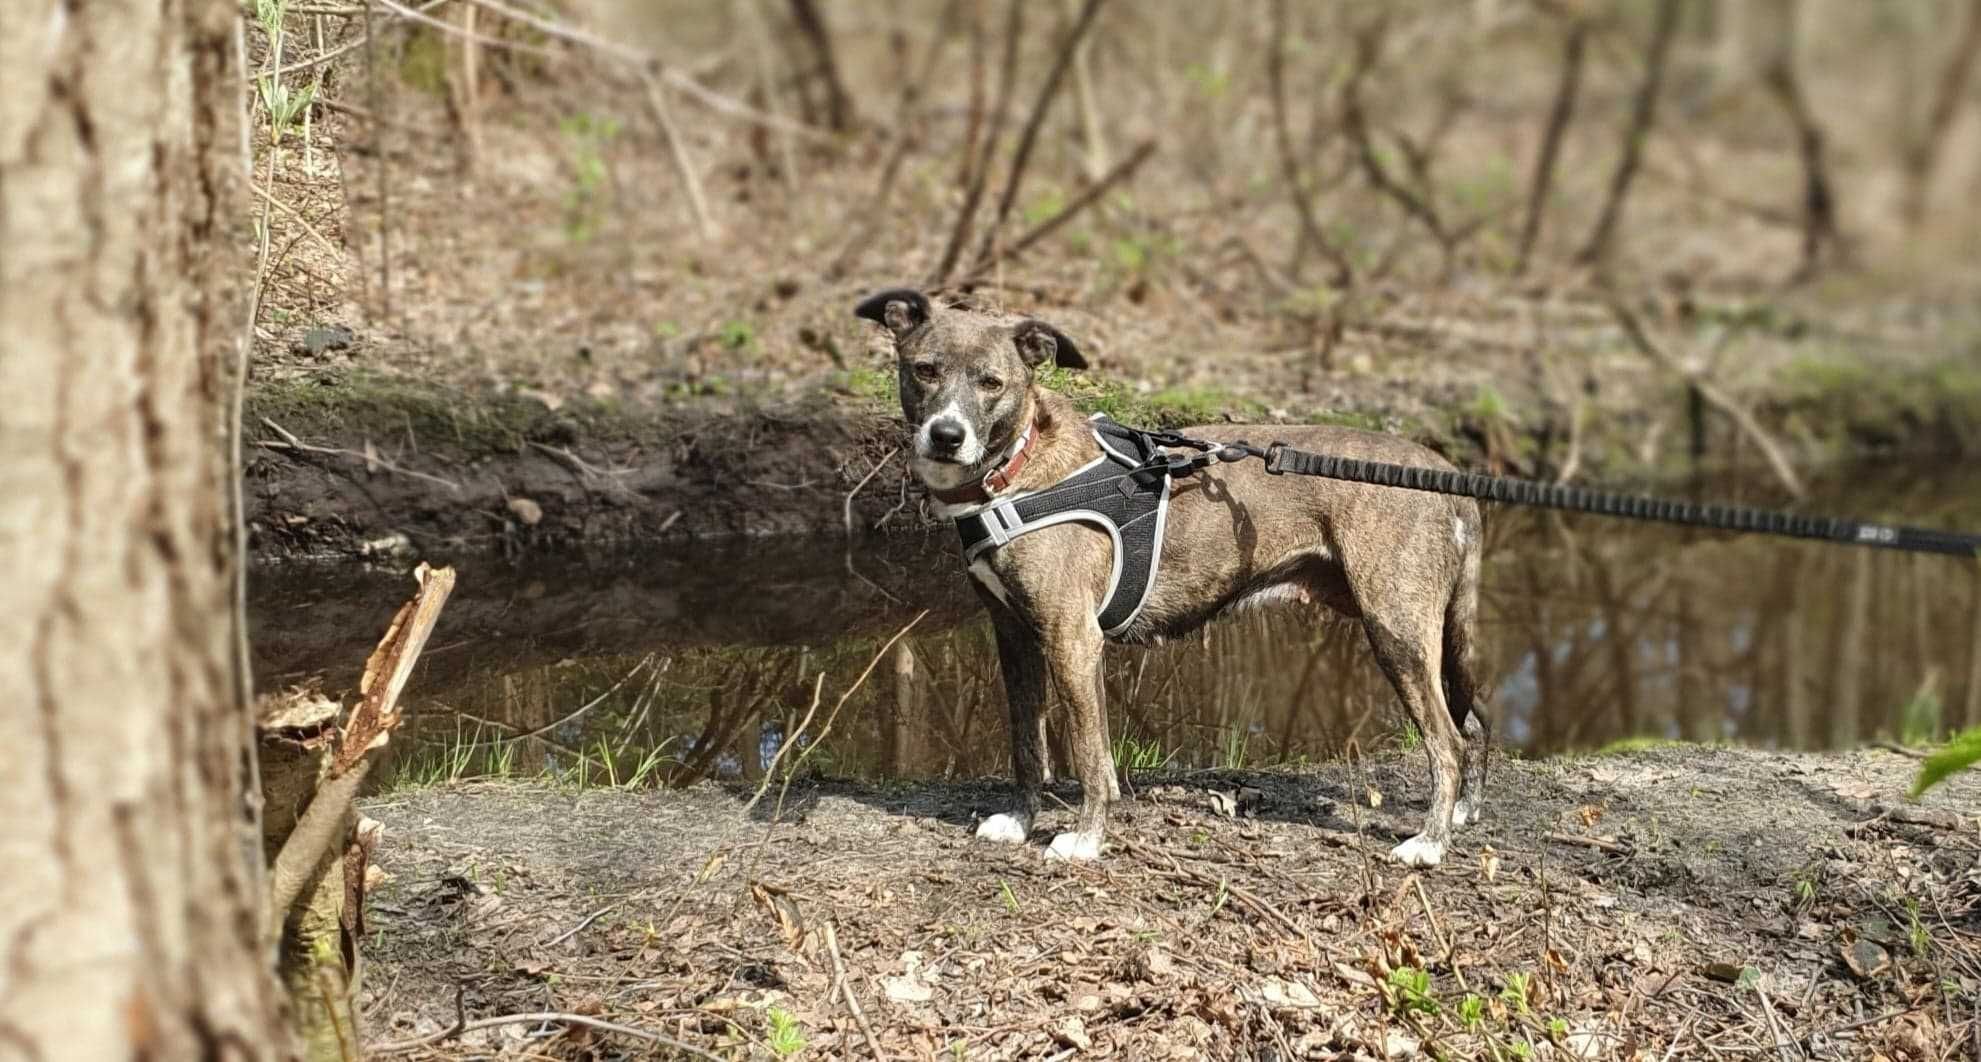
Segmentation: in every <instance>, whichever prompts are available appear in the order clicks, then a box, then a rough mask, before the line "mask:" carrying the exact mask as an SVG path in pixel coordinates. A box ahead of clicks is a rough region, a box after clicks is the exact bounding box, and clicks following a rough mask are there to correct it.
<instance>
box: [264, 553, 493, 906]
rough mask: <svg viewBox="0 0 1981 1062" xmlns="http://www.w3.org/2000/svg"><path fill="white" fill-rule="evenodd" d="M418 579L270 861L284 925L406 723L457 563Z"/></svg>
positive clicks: (271, 886) (424, 570) (421, 572)
mask: <svg viewBox="0 0 1981 1062" xmlns="http://www.w3.org/2000/svg"><path fill="white" fill-rule="evenodd" d="M413 578H414V579H416V580H417V581H418V582H419V590H418V592H417V593H415V594H414V595H413V599H412V600H410V601H408V602H406V603H405V604H403V605H401V606H399V611H398V612H397V613H396V614H395V615H394V616H393V617H392V623H391V624H390V625H389V626H388V627H386V630H385V637H383V638H381V639H379V643H378V648H376V649H373V650H372V654H371V659H369V660H367V661H366V662H365V671H364V677H363V678H362V679H360V680H359V683H358V690H359V700H358V705H357V707H356V708H353V709H352V710H351V717H350V720H349V721H348V722H347V723H345V725H344V732H343V734H342V735H341V736H340V737H339V739H338V746H337V751H336V753H335V754H334V755H333V756H332V757H331V758H330V765H329V767H328V769H327V771H326V773H325V777H324V781H323V782H322V783H321V784H319V785H318V786H317V790H316V793H315V795H313V796H312V797H311V798H310V803H309V807H307V808H305V809H304V810H303V813H302V815H300V816H299V817H298V818H297V819H296V826H295V828H294V829H293V830H291V831H290V832H289V836H288V837H287V838H286V839H284V840H283V842H282V849H281V851H279V852H277V853H276V856H275V860H274V862H273V863H272V864H271V865H270V867H269V871H268V894H269V903H268V907H267V909H268V910H269V911H271V912H274V915H275V917H274V918H273V922H274V924H276V925H280V924H282V917H283V915H284V914H285V913H286V912H287V911H288V910H289V908H290V907H291V906H292V905H294V904H295V902H296V898H297V897H298V896H301V895H302V891H303V889H304V887H305V886H306V885H307V884H308V883H309V880H310V878H312V877H313V876H315V874H316V870H317V867H318V866H320V865H321V864H322V862H323V858H324V856H325V855H327V854H328V853H329V852H330V851H331V850H332V848H333V846H335V845H337V844H338V843H339V842H340V841H341V840H342V839H343V835H344V832H345V830H346V828H347V821H346V820H347V817H348V816H349V814H350V811H351V802H352V801H353V800H354V799H355V798H356V797H357V794H358V788H359V787H360V786H361V785H363V784H364V780H365V775H366V774H367V773H368V772H369V771H370V769H371V765H372V763H373V761H374V760H375V759H376V757H374V756H373V755H371V754H372V753H373V752H374V751H375V750H377V749H381V748H384V747H385V743H386V742H387V741H388V740H390V738H391V735H392V731H393V730H394V729H396V728H397V727H398V725H399V721H400V719H401V718H402V713H401V712H400V711H399V695H400V693H401V692H403V691H404V690H405V688H406V681H407V680H408V679H410V678H411V677H412V674H413V667H414V665H415V664H417V663H418V662H419V658H420V650H422V649H424V648H425V647H426V641H427V638H428V636H429V635H431V634H432V633H433V625H434V623H435V622H437V621H438V620H439V619H440V610H441V609H442V608H443V607H444V606H445V605H446V604H447V596H448V595H449V594H450V593H452V592H453V591H454V569H452V568H432V567H429V566H427V565H426V564H421V565H420V566H419V568H418V569H417V570H416V571H415V572H414V573H413Z"/></svg>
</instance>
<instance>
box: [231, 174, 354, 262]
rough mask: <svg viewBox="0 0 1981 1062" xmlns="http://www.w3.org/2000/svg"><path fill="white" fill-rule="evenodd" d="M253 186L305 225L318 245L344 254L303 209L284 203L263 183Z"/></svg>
mask: <svg viewBox="0 0 1981 1062" xmlns="http://www.w3.org/2000/svg"><path fill="white" fill-rule="evenodd" d="M251 187H252V188H254V190H255V194H256V195H258V196H260V197H262V199H263V200H265V201H266V202H267V203H268V204H269V205H270V206H273V207H274V208H275V209H277V210H280V211H281V212H283V213H284V214H287V215H289V216H290V217H292V218H294V219H296V224H298V225H301V226H302V227H303V231H304V232H306V233H308V234H309V235H310V237H311V238H312V239H314V240H316V242H317V245H318V246H320V247H322V248H323V249H324V250H325V251H328V252H330V253H331V254H333V255H336V256H338V257H342V256H343V254H344V251H343V249H342V248H340V247H338V246H337V245H336V244H334V243H331V242H330V238H329V237H328V236H325V235H324V234H323V233H321V232H318V231H316V226H314V225H312V224H310V223H309V219H308V218H305V217H303V214H302V211H299V210H297V209H296V208H295V207H292V206H290V205H289V204H287V203H284V202H283V201H282V200H280V199H277V198H275V197H274V196H272V195H270V194H269V192H268V189H266V188H263V187H262V186H261V185H258V184H256V185H251Z"/></svg>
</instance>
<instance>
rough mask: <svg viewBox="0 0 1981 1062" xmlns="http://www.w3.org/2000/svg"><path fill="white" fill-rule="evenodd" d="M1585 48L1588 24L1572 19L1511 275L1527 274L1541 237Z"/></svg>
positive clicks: (1578, 82) (1587, 38) (1579, 83)
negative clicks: (1536, 244)
mask: <svg viewBox="0 0 1981 1062" xmlns="http://www.w3.org/2000/svg"><path fill="white" fill-rule="evenodd" d="M1588 45H1589V23H1588V22H1587V21H1586V20H1584V19H1580V18H1576V19H1574V20H1573V21H1571V22H1570V23H1569V24H1568V32H1567V34H1566V35H1565V36H1564V37H1563V38H1562V56H1561V80H1560V81H1559V82H1557V83H1556V84H1555V99H1554V104H1553V105H1552V106H1551V107H1549V108H1548V125H1547V129H1546V131H1545V132H1544V133H1543V134H1542V135H1541V150H1540V154H1539V155H1538V156H1536V158H1535V159H1534V181H1533V184H1532V185H1530V186H1529V188H1528V192H1527V220H1526V221H1525V222H1524V223H1523V224H1522V225H1521V227H1520V251H1519V254H1518V255H1517V256H1516V257H1515V259H1514V265H1513V272H1514V274H1515V275H1519V274H1522V273H1525V272H1527V260H1528V257H1529V256H1530V255H1532V254H1533V252H1534V241H1535V240H1537V239H1539V238H1540V235H1541V218H1542V217H1543V216H1544V215H1545V214H1546V213H1547V208H1548V189H1549V188H1550V187H1551V186H1552V185H1553V183H1554V176H1555V163H1556V161H1558V160H1559V159H1560V157H1561V142H1562V138H1563V136H1564V135H1565V134H1566V133H1567V132H1568V124H1569V122H1570V121H1572V120H1573V119H1574V117H1575V98H1576V96H1577V95H1579V94H1580V92H1581V90H1582V65H1583V59H1584V57H1585V56H1586V55H1587V53H1588Z"/></svg>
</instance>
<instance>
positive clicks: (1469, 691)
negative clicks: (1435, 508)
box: [1439, 518, 1492, 738]
mask: <svg viewBox="0 0 1981 1062" xmlns="http://www.w3.org/2000/svg"><path fill="white" fill-rule="evenodd" d="M1465 523H1466V521H1464V520H1463V518H1461V520H1460V526H1461V527H1462V526H1464V525H1465ZM1470 523H1471V526H1470V528H1468V530H1470V531H1471V532H1472V533H1471V535H1470V536H1469V537H1470V538H1471V539H1472V541H1470V542H1467V543H1462V544H1461V546H1460V553H1461V554H1462V559H1461V562H1460V564H1461V566H1460V570H1459V576H1458V578H1457V579H1456V580H1455V581H1454V582H1453V583H1452V587H1451V599H1450V600H1449V601H1447V602H1446V603H1445V610H1444V659H1443V661H1442V664H1443V666H1442V667H1441V668H1440V669H1439V670H1440V671H1442V672H1443V677H1444V699H1445V707H1446V709H1447V710H1449V711H1450V712H1451V724H1452V726H1453V727H1455V728H1456V729H1457V730H1458V732H1459V733H1461V734H1462V733H1465V723H1466V720H1467V718H1468V717H1469V718H1471V719H1474V720H1477V721H1478V726H1479V728H1480V730H1481V732H1482V733H1484V734H1485V735H1486V736H1487V737H1489V738H1490V737H1491V736H1492V721H1491V720H1490V719H1488V718H1487V717H1486V712H1485V708H1486V706H1485V705H1484V704H1482V703H1481V702H1480V699H1479V682H1478V677H1477V675H1475V674H1474V672H1473V670H1472V664H1473V655H1474V654H1473V643H1474V642H1475V641H1476V638H1477V635H1478V631H1479V559H1480V556H1481V555H1482V554H1484V553H1485V548H1484V545H1485V544H1484V543H1482V542H1480V541H1479V537H1480V536H1479V525H1478V523H1477V521H1476V520H1474V521H1471V522H1470Z"/></svg>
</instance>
